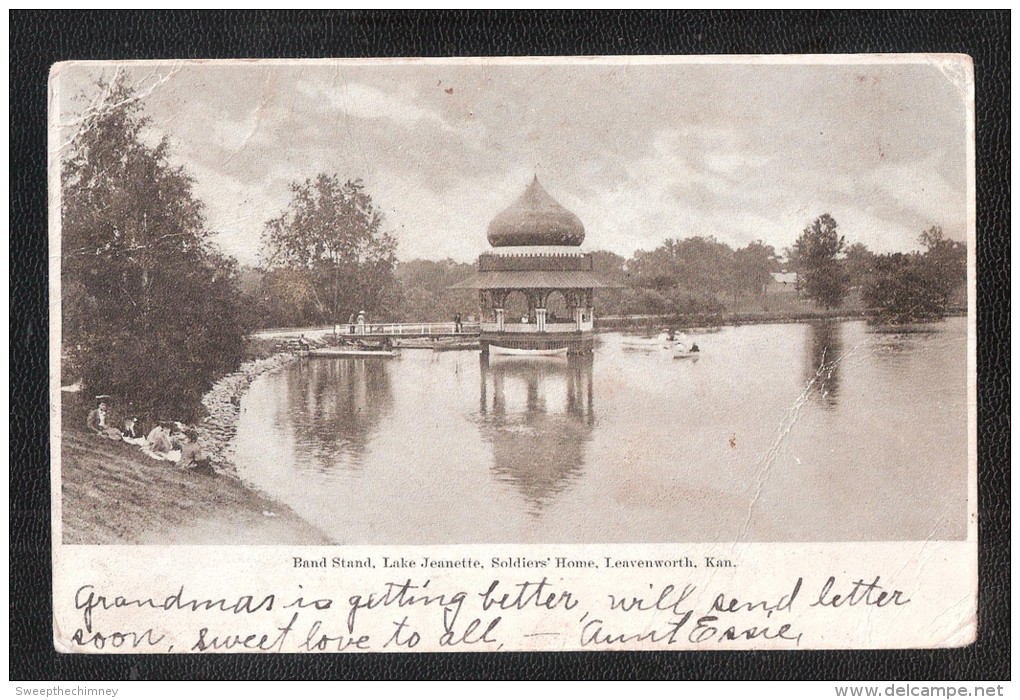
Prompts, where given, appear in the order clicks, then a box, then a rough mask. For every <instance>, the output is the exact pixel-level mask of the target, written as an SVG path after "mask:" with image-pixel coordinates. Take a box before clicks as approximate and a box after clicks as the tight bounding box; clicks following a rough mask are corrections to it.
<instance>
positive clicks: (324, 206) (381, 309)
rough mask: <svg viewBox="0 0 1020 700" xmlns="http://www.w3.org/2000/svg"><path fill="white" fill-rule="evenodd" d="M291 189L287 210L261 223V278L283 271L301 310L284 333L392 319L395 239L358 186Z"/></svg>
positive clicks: (320, 184) (330, 181) (334, 183)
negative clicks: (354, 317)
mask: <svg viewBox="0 0 1020 700" xmlns="http://www.w3.org/2000/svg"><path fill="white" fill-rule="evenodd" d="M290 189H291V201H290V203H289V204H288V205H287V208H286V209H285V210H284V211H283V213H281V214H280V216H278V217H277V218H275V219H272V220H271V221H269V222H267V223H266V228H265V232H264V233H263V237H262V255H263V260H264V261H265V264H266V268H267V270H268V271H269V272H273V271H274V270H277V271H278V270H287V271H288V272H287V274H286V280H287V282H286V284H287V297H288V300H289V302H290V303H293V302H295V301H297V303H298V305H299V306H300V309H299V310H298V311H297V316H296V317H295V318H293V319H291V320H290V322H289V323H288V324H286V325H295V324H299V323H307V322H317V323H342V322H345V321H346V319H347V318H348V317H349V315H350V314H356V313H358V312H359V311H361V310H364V311H366V312H368V313H369V314H370V315H375V316H379V315H385V314H386V313H387V312H390V311H392V308H393V306H394V305H395V303H396V299H397V294H398V290H397V286H396V281H395V278H394V276H393V268H394V265H395V263H396V247H397V244H396V239H395V238H394V237H393V234H392V233H390V232H388V231H385V230H383V216H382V212H381V211H380V210H379V208H378V207H376V206H375V204H374V203H373V202H372V197H371V196H370V195H369V194H368V192H367V191H366V190H365V185H364V183H363V182H362V181H361V180H347V181H341V180H340V178H339V177H338V176H337V175H326V174H320V175H318V176H317V177H316V178H315V179H314V180H312V179H309V180H305V181H304V182H294V183H291V186H290ZM270 291H271V290H270Z"/></svg>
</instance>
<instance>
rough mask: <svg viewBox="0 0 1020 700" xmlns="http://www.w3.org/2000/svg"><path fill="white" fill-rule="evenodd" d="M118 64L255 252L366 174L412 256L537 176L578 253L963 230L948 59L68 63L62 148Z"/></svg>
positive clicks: (469, 253)
mask: <svg viewBox="0 0 1020 700" xmlns="http://www.w3.org/2000/svg"><path fill="white" fill-rule="evenodd" d="M830 60H832V59H830ZM915 60H916V59H915ZM115 70H120V71H122V72H123V73H124V74H125V76H126V77H127V79H128V81H129V82H130V83H131V84H133V85H136V86H137V89H138V91H139V93H140V94H141V95H143V98H142V101H143V104H144V108H145V113H146V114H147V115H148V116H149V117H150V118H151V132H150V134H149V135H148V138H152V139H157V138H158V137H160V136H162V135H166V136H167V137H168V138H169V140H170V144H171V149H172V154H171V160H172V162H173V163H175V164H178V165H182V166H183V167H184V168H185V170H186V171H187V172H188V173H189V174H190V175H191V176H192V177H193V178H194V181H195V185H194V192H195V195H196V196H197V197H198V198H199V199H200V200H202V201H203V202H204V203H205V206H206V216H207V220H208V223H209V226H210V228H211V229H212V230H213V231H215V232H216V233H215V240H216V241H217V242H218V244H219V245H220V247H221V248H222V249H223V250H224V252H226V253H229V254H231V255H233V256H235V257H237V258H238V260H239V261H240V262H242V263H245V264H252V263H255V262H257V260H258V253H259V240H260V237H261V234H262V231H263V228H264V225H265V222H266V221H268V220H269V219H271V218H274V217H276V216H279V214H280V213H281V212H282V211H283V210H284V209H285V208H286V206H287V203H288V202H289V200H290V190H289V184H290V183H292V182H294V181H303V180H305V179H307V178H312V177H314V176H315V175H317V174H318V173H322V172H325V173H330V174H332V173H336V174H338V175H340V176H341V177H342V178H345V179H348V178H349V179H355V178H360V179H362V180H363V181H364V183H365V185H366V188H367V190H368V192H369V193H370V194H371V196H372V198H373V200H374V201H375V203H376V205H377V206H378V207H379V208H380V209H381V210H382V212H383V214H384V218H385V225H386V227H387V228H388V229H389V230H391V231H393V232H394V234H395V235H396V237H397V241H398V251H397V254H398V258H399V259H402V260H411V259H414V258H428V259H445V258H452V259H454V260H457V261H461V262H470V261H472V260H474V259H475V258H476V257H477V256H478V254H479V253H480V252H483V251H484V249H485V248H486V247H487V246H488V243H487V241H486V238H485V234H486V228H487V226H488V223H489V221H490V220H491V219H492V218H493V217H494V216H496V214H498V213H499V212H500V211H501V210H502V209H504V208H505V207H507V206H508V205H509V204H510V203H511V202H512V201H513V200H514V199H516V198H517V197H518V196H519V195H520V194H521V193H522V192H523V191H524V188H525V187H526V186H527V185H528V184H529V183H530V181H531V178H532V177H533V176H534V175H537V176H538V178H539V180H540V181H541V182H542V184H543V186H544V187H545V189H546V190H547V191H548V192H549V193H550V194H551V195H552V196H553V197H554V198H555V199H557V200H558V201H559V202H560V203H561V204H563V205H564V206H566V207H567V208H568V209H570V210H571V211H573V212H574V213H575V214H577V215H578V216H579V217H580V218H581V221H582V222H583V223H584V225H585V229H586V232H587V233H586V240H585V246H584V247H585V249H588V250H598V249H602V250H611V251H613V252H616V253H619V254H621V255H624V256H630V255H632V254H633V253H634V252H635V251H636V250H650V249H652V248H655V247H656V246H658V245H660V244H661V243H662V242H663V241H664V240H665V239H666V238H686V237H690V236H714V237H715V238H716V239H718V240H720V241H722V242H724V243H727V244H729V245H731V246H733V247H742V246H744V245H746V244H747V243H749V242H751V241H755V240H763V241H765V242H766V243H769V244H771V245H774V246H775V247H776V249H777V250H780V251H781V250H782V249H783V248H786V247H788V246H790V245H792V244H793V242H794V241H795V240H796V238H797V236H798V235H799V234H800V232H801V231H802V230H803V229H804V228H805V227H806V226H808V225H809V224H810V223H811V221H812V220H813V219H814V218H816V217H818V216H820V215H821V214H825V213H829V214H831V215H832V216H833V217H834V218H835V219H836V221H837V222H838V223H839V227H840V231H841V232H842V233H843V234H844V236H845V237H846V240H847V243H848V244H850V243H856V242H861V243H864V244H865V245H867V246H868V247H869V248H871V249H872V250H875V251H877V252H891V251H905V250H913V249H916V248H917V247H918V245H917V238H918V236H919V234H920V233H921V232H922V231H924V230H925V229H927V228H928V227H930V226H932V225H939V226H942V227H943V229H944V231H945V233H946V235H947V236H949V237H951V238H955V239H959V240H965V239H966V237H967V229H966V226H967V220H968V216H967V118H966V115H967V97H968V88H967V87H966V85H965V84H963V83H962V81H961V80H960V78H959V75H958V73H956V72H954V71H953V70H947V69H946V68H945V67H944V65H942V64H939V63H937V62H932V63H916V62H915V63H902V62H896V63H889V62H885V63H877V64H876V63H853V64H849V65H847V64H841V65H840V64H825V65H817V64H814V65H807V64H803V63H801V64H793V65H791V64H782V63H769V64H762V63H751V62H740V63H719V62H710V63H704V62H700V63H691V62H680V63H677V62H659V61H658V60H651V61H650V60H648V59H643V60H638V61H631V60H619V59H618V60H599V59H587V60H581V61H574V62H559V63H549V62H527V63H525V62H507V61H503V62H500V63H495V64H493V63H483V62H478V61H473V62H466V63H465V62H430V61H377V62H371V63H357V62H350V61H345V62H315V63H302V62H263V61H249V62H215V61H213V62H194V63H178V64H171V63H129V64H122V65H120V66H119V68H118V67H115V66H114V65H112V64H98V63H72V64H65V65H62V66H59V67H58V68H57V69H56V70H55V71H54V74H53V77H52V85H53V87H54V90H55V93H54V94H55V102H54V104H55V112H54V114H55V115H59V120H60V126H59V128H58V132H59V133H60V138H61V143H63V142H66V141H67V140H68V139H69V137H70V135H71V134H73V131H74V129H75V128H76V125H75V122H76V119H77V118H79V117H80V115H81V114H82V113H83V111H85V110H86V109H88V107H89V104H90V102H91V100H92V99H93V98H94V96H95V94H96V89H95V83H96V79H97V78H98V77H100V76H101V75H105V76H106V77H108V78H109V77H111V76H112V75H113V74H114V72H115Z"/></svg>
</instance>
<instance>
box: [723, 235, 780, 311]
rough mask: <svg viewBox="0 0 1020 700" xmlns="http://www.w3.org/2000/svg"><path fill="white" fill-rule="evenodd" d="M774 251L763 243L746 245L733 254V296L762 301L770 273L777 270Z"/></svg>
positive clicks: (769, 279)
mask: <svg viewBox="0 0 1020 700" xmlns="http://www.w3.org/2000/svg"><path fill="white" fill-rule="evenodd" d="M777 261H778V257H777V256H776V249H775V248H773V247H772V246H770V245H766V244H765V243H764V242H763V241H754V242H753V243H748V244H747V246H746V247H744V248H740V249H739V250H737V251H736V252H734V254H733V282H732V284H733V294H734V296H738V295H742V294H750V295H751V296H753V297H754V298H755V299H764V298H765V292H766V290H767V289H768V284H769V282H771V281H772V273H773V272H774V271H775V270H776V269H777V268H778V264H777Z"/></svg>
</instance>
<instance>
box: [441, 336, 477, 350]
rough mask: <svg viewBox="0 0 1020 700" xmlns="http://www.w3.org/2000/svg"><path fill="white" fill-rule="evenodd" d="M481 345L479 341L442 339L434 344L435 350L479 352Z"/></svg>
mask: <svg viewBox="0 0 1020 700" xmlns="http://www.w3.org/2000/svg"><path fill="white" fill-rule="evenodd" d="M480 347H481V343H479V342H478V340H477V339H464V338H440V339H439V340H437V341H436V342H434V343H433V344H432V349H433V350H477V349H478V348H480Z"/></svg>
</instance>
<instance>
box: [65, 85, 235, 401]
mask: <svg viewBox="0 0 1020 700" xmlns="http://www.w3.org/2000/svg"><path fill="white" fill-rule="evenodd" d="M98 88H99V89H100V90H101V94H102V95H103V98H102V99H101V100H100V101H99V104H98V105H97V106H95V107H94V108H92V109H90V110H89V112H88V113H87V114H86V115H85V116H84V117H83V119H81V121H80V129H79V130H78V132H77V134H76V135H75V137H74V138H73V139H72V140H71V142H70V144H69V152H68V155H67V157H66V158H65V160H64V163H63V167H62V171H61V178H62V182H61V193H62V197H61V200H62V201H61V235H62V241H61V288H62V300H63V302H64V303H65V304H66V305H67V306H68V308H69V311H70V313H69V314H67V315H65V316H64V318H63V345H64V347H63V352H64V355H65V357H66V358H67V360H68V363H69V364H70V365H71V366H73V367H75V368H76V370H77V371H79V372H80V373H81V379H82V380H83V383H84V386H85V389H86V391H88V392H91V393H108V394H113V395H114V396H116V397H117V398H118V399H119V400H123V401H126V402H129V403H133V404H134V406H135V410H137V411H140V412H144V411H149V410H151V411H156V410H159V411H160V412H163V413H168V414H170V415H173V416H175V417H180V418H183V419H191V418H193V417H194V416H195V415H196V414H197V411H198V410H199V399H200V397H201V395H202V393H203V392H204V391H205V390H206V389H207V388H208V386H209V385H210V384H211V383H212V381H213V380H214V379H215V378H217V377H218V376H220V375H222V374H224V373H226V372H229V371H231V370H232V369H233V368H234V367H235V366H236V365H237V364H238V362H239V361H240V359H241V356H242V353H243V343H244V334H245V331H246V328H245V323H244V314H243V309H242V305H241V302H240V295H239V293H238V290H237V285H236V281H237V280H236V278H237V270H236V266H235V265H234V262H233V260H231V259H228V258H225V257H223V256H222V255H220V254H219V253H218V252H217V251H216V250H215V248H214V247H213V246H212V244H211V242H210V236H211V232H210V231H209V230H208V228H207V227H206V223H205V218H204V215H203V210H202V203H201V202H200V201H198V200H197V199H196V198H195V197H194V195H193V194H192V180H191V177H190V176H189V175H188V174H187V173H186V172H185V171H184V170H183V169H182V168H180V167H175V166H172V165H171V164H170V163H169V161H168V156H169V152H170V146H169V141H168V140H167V138H166V137H165V136H164V137H162V138H161V139H159V141H158V143H156V145H149V144H147V143H146V140H145V138H143V136H144V131H145V130H146V128H147V127H149V120H148V119H147V118H146V117H145V115H144V114H143V106H142V103H141V101H140V100H139V99H138V98H137V95H136V94H135V93H134V92H133V90H132V89H131V88H129V87H128V86H126V85H125V84H124V82H123V80H122V79H119V78H118V79H115V80H113V81H112V82H108V83H100V84H99V85H98Z"/></svg>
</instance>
